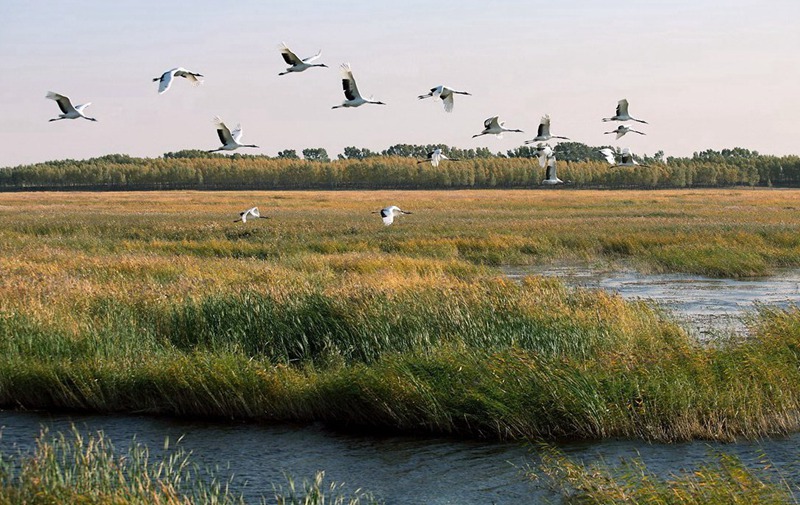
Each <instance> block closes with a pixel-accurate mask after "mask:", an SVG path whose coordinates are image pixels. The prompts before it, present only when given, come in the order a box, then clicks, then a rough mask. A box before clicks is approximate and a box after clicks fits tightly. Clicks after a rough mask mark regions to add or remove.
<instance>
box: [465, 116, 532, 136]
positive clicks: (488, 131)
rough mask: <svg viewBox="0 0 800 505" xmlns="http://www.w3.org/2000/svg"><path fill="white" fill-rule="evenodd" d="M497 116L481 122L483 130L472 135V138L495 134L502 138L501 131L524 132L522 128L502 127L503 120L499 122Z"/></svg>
mask: <svg viewBox="0 0 800 505" xmlns="http://www.w3.org/2000/svg"><path fill="white" fill-rule="evenodd" d="M497 118H498V116H492V117H490V118H489V119H487V120H486V121H484V122H483V126H484V128H483V131H482V132H480V133H478V134H476V135H473V136H472V138H475V137H480V136H481V135H497V138H502V136H503V132H517V133H524V132H523V131H522V130H509V129H507V128H503V125H505V122H500V121H499V120H498V119H497Z"/></svg>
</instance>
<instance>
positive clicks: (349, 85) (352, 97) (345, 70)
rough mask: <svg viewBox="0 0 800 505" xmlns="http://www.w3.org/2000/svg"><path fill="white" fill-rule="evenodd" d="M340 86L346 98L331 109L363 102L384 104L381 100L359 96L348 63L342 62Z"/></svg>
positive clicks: (356, 105)
mask: <svg viewBox="0 0 800 505" xmlns="http://www.w3.org/2000/svg"><path fill="white" fill-rule="evenodd" d="M341 68H342V88H344V97H345V98H346V100H345V101H344V102H342V104H341V105H334V106H333V107H331V108H332V109H338V108H340V107H359V106H361V105H364V104H365V103H372V104H376V105H386V104H385V103H383V102H378V101H375V100H372V99H370V100H367V99H365V98H362V97H361V94H360V93H359V92H358V87H356V80H355V79H354V78H353V71H352V70H350V64H349V63H342V67H341ZM370 98H371V97H370Z"/></svg>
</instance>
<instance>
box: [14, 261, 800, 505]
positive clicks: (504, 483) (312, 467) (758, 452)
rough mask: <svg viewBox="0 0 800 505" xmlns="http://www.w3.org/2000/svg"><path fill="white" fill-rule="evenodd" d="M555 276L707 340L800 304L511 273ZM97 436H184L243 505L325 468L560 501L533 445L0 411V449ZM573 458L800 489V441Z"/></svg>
mask: <svg viewBox="0 0 800 505" xmlns="http://www.w3.org/2000/svg"><path fill="white" fill-rule="evenodd" d="M532 273H534V274H537V275H555V276H558V277H560V278H562V279H563V280H564V281H565V282H567V283H568V284H569V285H572V286H582V287H589V288H602V289H606V290H609V291H613V292H617V293H619V294H620V295H621V296H623V297H626V298H647V299H650V300H653V301H654V302H655V303H657V304H659V305H660V306H662V307H664V308H665V309H667V310H668V311H670V312H671V313H672V314H673V315H674V317H676V318H677V319H678V320H679V321H682V322H685V323H686V324H687V326H688V327H689V328H690V329H691V330H692V331H697V332H698V333H700V334H701V335H706V336H708V335H712V336H713V334H715V333H718V332H730V331H742V330H743V329H744V328H745V324H744V323H743V318H746V315H747V313H748V312H749V311H752V310H753V307H754V305H753V304H754V303H764V304H770V305H778V306H787V305H789V304H798V303H800V271H791V272H782V273H781V274H780V275H778V276H775V277H770V278H765V279H754V280H743V281H738V280H730V279H708V278H704V277H698V276H689V275H677V274H669V275H642V274H637V273H634V272H630V271H622V272H619V271H616V272H602V271H593V270H591V269H588V268H584V267H557V268H550V269H547V270H546V271H541V270H539V271H536V272H533V271H523V270H514V271H509V272H507V274H508V275H510V276H512V277H513V276H520V275H527V274H532ZM73 424H74V425H75V426H77V427H78V428H79V429H80V430H81V431H85V432H93V431H97V430H102V431H103V432H104V433H105V434H106V435H107V436H109V437H110V438H111V440H112V441H113V442H114V443H115V445H116V446H117V447H125V446H126V445H127V443H129V442H130V441H131V440H132V439H133V438H134V437H135V439H136V440H137V441H138V442H140V443H143V444H145V445H147V446H148V447H150V448H151V450H152V451H153V452H154V453H156V454H157V452H158V450H159V448H161V447H162V446H163V444H164V440H165V439H167V438H169V439H170V440H172V441H175V440H178V439H179V438H181V437H182V438H181V442H180V444H181V446H182V447H183V448H184V449H187V450H191V451H192V453H193V457H194V460H195V461H196V462H198V463H199V464H201V465H202V466H207V467H218V468H223V469H225V470H224V471H223V475H231V474H232V475H233V477H234V483H235V485H236V488H237V489H238V490H240V491H241V492H243V494H244V495H245V497H246V498H247V500H248V503H258V502H259V499H260V497H261V496H266V497H268V498H269V497H271V493H272V489H273V485H280V484H285V483H286V479H285V477H284V474H285V473H286V474H289V475H292V476H293V477H294V478H295V480H302V479H303V478H311V477H313V475H314V473H315V472H316V471H318V470H324V471H325V472H326V478H327V479H331V480H334V481H337V482H343V483H345V484H346V489H349V490H351V491H352V490H355V489H356V488H362V489H365V490H368V491H371V492H372V493H374V494H375V495H376V496H377V497H378V498H380V499H382V500H383V501H384V502H385V503H387V504H426V505H430V504H466V503H470V504H472V503H475V504H484V503H485V504H491V503H496V504H519V503H548V502H550V503H557V502H558V498H557V496H556V494H554V492H553V491H552V490H550V489H548V488H547V487H546V486H544V485H542V484H541V483H535V482H531V481H529V480H527V479H526V478H525V477H524V468H525V467H526V465H528V464H532V463H535V460H536V456H535V449H533V448H531V447H528V446H526V445H525V444H521V443H499V442H481V441H463V440H453V439H447V438H428V437H426V438H419V437H413V436H375V435H374V434H369V435H359V434H352V433H347V434H346V433H342V432H337V431H331V430H328V429H326V428H325V427H323V426H319V425H310V426H265V425H258V424H221V423H210V422H208V423H207V422H201V421H193V422H189V421H185V420H175V419H163V418H152V417H140V416H97V415H92V416H76V415H50V414H46V413H35V412H16V411H0V427H2V437H1V438H0V449H2V450H3V452H4V453H6V454H8V453H14V452H16V451H18V450H19V451H23V452H25V451H30V450H31V449H32V448H33V446H34V441H35V439H36V436H37V435H38V433H39V431H40V429H41V428H42V427H43V426H44V427H47V428H49V429H50V431H51V432H53V433H55V432H59V431H64V432H65V431H68V430H69V429H70V426H71V425H73ZM560 448H561V449H562V450H563V451H564V452H565V453H566V454H568V455H570V456H572V457H574V458H577V459H581V460H583V461H585V462H590V461H593V460H595V459H597V458H603V459H604V460H605V461H606V462H609V463H615V462H617V461H619V460H620V459H621V458H631V457H637V456H639V457H641V459H642V460H643V461H644V462H645V464H646V465H647V468H648V470H650V471H652V472H654V473H656V474H659V475H669V474H677V473H680V472H682V471H691V470H692V469H694V468H697V466H698V465H700V464H701V463H703V462H704V461H706V462H707V461H711V460H713V458H714V457H715V456H714V454H715V452H716V451H719V452H724V453H729V454H734V455H736V456H738V457H740V458H741V459H742V460H744V461H745V462H748V463H749V464H752V465H756V464H758V461H759V460H760V459H759V458H762V457H763V456H766V457H767V458H769V461H770V464H771V465H772V467H773V469H774V471H775V472H778V473H779V475H780V477H781V478H783V479H785V480H786V481H787V482H788V483H790V484H791V485H794V486H800V458H798V457H797V454H798V448H800V434H798V435H793V436H791V437H787V438H784V439H774V440H761V441H757V442H744V443H736V444H716V443H708V442H691V443H682V444H669V445H664V444H647V443H643V442H641V441H627V440H611V441H602V442H582V443H571V444H562V445H560Z"/></svg>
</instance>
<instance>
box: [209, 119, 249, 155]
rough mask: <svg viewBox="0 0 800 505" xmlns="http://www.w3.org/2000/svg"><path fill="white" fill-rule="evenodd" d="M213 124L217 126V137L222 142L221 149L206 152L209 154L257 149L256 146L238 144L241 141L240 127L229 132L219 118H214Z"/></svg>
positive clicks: (237, 126)
mask: <svg viewBox="0 0 800 505" xmlns="http://www.w3.org/2000/svg"><path fill="white" fill-rule="evenodd" d="M214 122H215V123H216V124H217V135H219V140H220V141H221V142H222V147H220V148H217V149H212V150H211V151H208V152H209V153H215V152H217V151H233V150H234V149H238V148H240V147H255V148H258V146H257V145H253V144H241V143H240V142H241V140H242V125H236V128H235V129H234V130H233V131H230V130H229V129H228V127H227V126H225V123H223V122H222V119H221V118H220V117H219V116H216V117H215V118H214Z"/></svg>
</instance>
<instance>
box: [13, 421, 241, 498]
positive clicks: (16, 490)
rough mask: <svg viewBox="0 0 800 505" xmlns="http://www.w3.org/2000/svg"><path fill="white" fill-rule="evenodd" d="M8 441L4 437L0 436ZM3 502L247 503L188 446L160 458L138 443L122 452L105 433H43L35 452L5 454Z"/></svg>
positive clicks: (73, 430) (74, 430) (37, 442)
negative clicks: (197, 462)
mask: <svg viewBox="0 0 800 505" xmlns="http://www.w3.org/2000/svg"><path fill="white" fill-rule="evenodd" d="M0 442H2V439H0ZM0 503H9V504H11V503H14V504H16V503H20V504H23V503H24V504H32V505H33V504H50V503H88V504H98V505H100V504H111V503H113V504H120V505H126V504H151V503H158V504H167V505H191V504H195V503H197V504H200V503H203V504H219V505H233V504H244V500H243V499H242V498H241V497H240V496H238V495H237V494H235V493H233V492H232V491H231V490H230V482H229V481H220V480H219V479H218V478H217V477H216V476H214V474H213V472H209V471H207V470H203V469H201V468H199V467H198V466H196V465H195V464H194V463H192V461H191V455H190V454H189V453H188V452H186V451H183V450H182V449H177V450H173V451H171V452H168V453H167V454H166V455H164V456H163V457H161V458H154V457H152V456H151V454H150V450H149V449H148V448H147V447H146V446H144V445H142V444H139V443H132V444H131V445H130V447H128V449H127V450H122V451H120V450H118V449H116V448H115V447H114V445H113V444H112V442H111V440H109V439H108V437H106V436H105V435H104V434H103V432H96V433H90V434H88V435H87V434H82V433H80V432H79V431H78V430H77V429H75V428H74V427H73V429H72V431H71V432H69V433H66V434H65V433H59V434H57V435H51V434H50V433H49V432H47V431H46V430H44V431H42V432H41V433H40V435H39V437H38V439H37V440H36V447H35V449H34V450H33V453H32V454H17V455H11V454H8V453H6V452H5V451H2V452H0Z"/></svg>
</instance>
